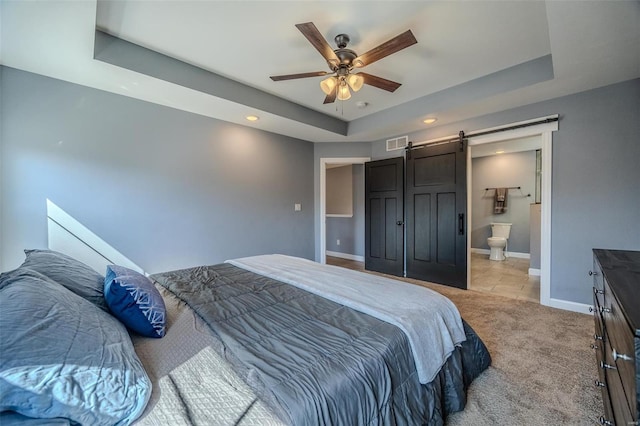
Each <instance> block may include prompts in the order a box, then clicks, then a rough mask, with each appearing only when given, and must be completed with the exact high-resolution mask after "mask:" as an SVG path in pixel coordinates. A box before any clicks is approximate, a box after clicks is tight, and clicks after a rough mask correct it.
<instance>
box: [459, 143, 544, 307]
mask: <svg viewBox="0 0 640 426" xmlns="http://www.w3.org/2000/svg"><path fill="white" fill-rule="evenodd" d="M541 145H542V138H541V136H540V135H535V136H529V137H525V138H520V139H513V140H506V141H501V142H493V143H487V144H483V145H476V146H472V147H470V156H471V185H470V186H469V188H468V190H469V193H470V194H471V200H472V202H471V204H470V206H469V211H471V212H473V213H472V214H471V215H470V218H469V222H470V223H471V226H470V227H469V238H470V240H471V253H470V257H469V263H470V264H471V277H470V280H469V289H471V290H475V291H482V292H487V293H491V294H494V295H499V296H505V297H509V298H514V299H520V300H528V301H531V302H535V303H539V301H540V233H541V229H540V214H541V204H539V203H536V201H537V200H538V196H539V195H540V194H539V187H538V185H537V181H538V177H539V176H541V175H540V174H539V168H538V164H539V163H538V161H537V160H538V158H539V156H540V155H539V154H541ZM502 192H504V196H505V202H504V205H503V202H498V201H497V197H498V194H499V193H502ZM494 230H495V231H494ZM492 237H507V238H506V239H505V240H498V239H496V238H492ZM490 238H492V239H491V240H490ZM489 241H491V243H490V242H489ZM496 241H498V243H496ZM490 245H491V246H494V247H490Z"/></svg>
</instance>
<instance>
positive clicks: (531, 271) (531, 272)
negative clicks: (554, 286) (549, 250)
mask: <svg viewBox="0 0 640 426" xmlns="http://www.w3.org/2000/svg"><path fill="white" fill-rule="evenodd" d="M529 275H532V276H535V277H539V276H540V269H536V268H529Z"/></svg>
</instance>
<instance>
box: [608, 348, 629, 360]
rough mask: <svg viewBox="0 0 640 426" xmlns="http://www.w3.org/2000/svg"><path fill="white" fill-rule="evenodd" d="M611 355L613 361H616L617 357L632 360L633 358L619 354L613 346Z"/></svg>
mask: <svg viewBox="0 0 640 426" xmlns="http://www.w3.org/2000/svg"><path fill="white" fill-rule="evenodd" d="M611 356H613V360H614V361H617V360H618V359H622V360H624V361H633V358H631V357H630V356H629V355H625V354H621V353H620V352H618V351H616V349H615V348H614V349H613V351H612V352H611Z"/></svg>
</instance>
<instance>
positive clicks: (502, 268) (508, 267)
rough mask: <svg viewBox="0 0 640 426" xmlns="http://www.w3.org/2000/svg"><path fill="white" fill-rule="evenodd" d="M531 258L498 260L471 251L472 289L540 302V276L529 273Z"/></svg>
mask: <svg viewBox="0 0 640 426" xmlns="http://www.w3.org/2000/svg"><path fill="white" fill-rule="evenodd" d="M528 272H529V259H517V258H515V257H509V258H507V259H506V260H503V261H501V262H497V261H494V260H489V255H487V254H480V253H471V285H470V288H471V290H476V291H483V292H489V293H493V294H498V295H500V296H506V297H511V298H514V299H524V300H529V301H530V302H537V303H540V277H538V276H533V275H529V274H528Z"/></svg>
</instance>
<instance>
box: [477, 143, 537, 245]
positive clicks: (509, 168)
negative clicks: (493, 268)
mask: <svg viewBox="0 0 640 426" xmlns="http://www.w3.org/2000/svg"><path fill="white" fill-rule="evenodd" d="M472 152H473V151H472ZM471 161H472V163H471V168H472V172H471V174H472V177H471V202H472V210H471V217H472V220H471V222H472V223H471V227H472V228H471V247H472V248H479V249H487V250H488V249H489V246H488V245H487V238H488V237H490V236H491V222H509V223H512V226H511V235H510V237H509V242H508V251H509V252H517V253H529V209H530V207H529V206H530V204H531V203H532V202H533V201H534V191H535V176H536V175H535V173H536V153H535V151H524V152H516V153H509V154H496V155H491V156H487V157H478V158H473V159H472V160H471ZM509 186H520V187H521V190H518V189H510V190H509V192H508V196H507V211H506V212H505V213H502V214H494V211H493V204H494V194H495V191H494V190H488V191H486V190H485V188H498V187H509ZM527 194H531V196H530V197H528V196H527Z"/></svg>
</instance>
